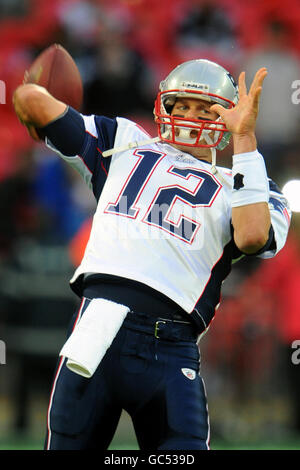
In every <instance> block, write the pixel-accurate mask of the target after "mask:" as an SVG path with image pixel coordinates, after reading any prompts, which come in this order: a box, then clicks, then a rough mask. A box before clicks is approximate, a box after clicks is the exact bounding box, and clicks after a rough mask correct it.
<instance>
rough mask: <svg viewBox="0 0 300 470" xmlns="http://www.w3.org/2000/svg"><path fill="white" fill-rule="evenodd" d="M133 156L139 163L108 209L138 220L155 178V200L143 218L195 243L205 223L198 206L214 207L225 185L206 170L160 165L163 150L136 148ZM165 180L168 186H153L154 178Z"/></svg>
mask: <svg viewBox="0 0 300 470" xmlns="http://www.w3.org/2000/svg"><path fill="white" fill-rule="evenodd" d="M133 155H134V156H136V157H137V162H136V164H135V165H134V167H133V169H132V170H131V172H130V174H129V175H128V177H127V178H126V181H125V183H124V185H123V187H122V189H121V192H120V194H119V195H118V198H117V200H116V202H114V203H109V204H108V206H107V208H106V209H105V211H104V212H105V213H110V214H115V215H119V216H123V217H129V218H131V219H136V217H137V215H138V214H139V212H140V210H141V208H140V207H139V200H140V198H141V197H142V195H143V194H144V192H145V190H146V188H147V187H148V183H150V181H151V187H152V194H151V197H152V199H151V198H149V204H148V206H147V208H146V210H145V209H144V212H145V213H144V214H142V218H141V221H142V222H143V223H145V224H149V225H152V226H156V227H157V228H158V229H160V230H164V231H166V232H168V233H169V234H171V235H172V236H174V237H177V238H179V239H181V240H183V241H185V242H186V243H190V244H191V243H192V242H193V240H194V238H195V235H196V233H197V230H198V229H199V227H200V224H201V223H200V222H199V221H198V220H196V217H193V215H196V212H195V209H197V208H198V207H209V206H211V205H212V204H213V202H214V200H215V198H216V196H217V194H218V193H219V191H220V189H221V187H222V185H221V184H220V183H219V182H218V181H217V180H216V179H215V178H214V176H213V175H212V174H211V173H209V172H207V171H205V170H203V169H199V168H193V167H192V166H189V167H178V166H175V165H171V166H170V167H169V168H167V167H165V166H162V165H160V162H161V161H162V160H163V159H164V158H165V157H166V154H164V153H162V152H158V151H154V150H136V151H135V152H134V153H133ZM155 172H160V175H159V178H158V179H155ZM162 172H163V173H165V176H166V177H165V178H164V177H163V174H162ZM191 178H194V185H191V184H189V183H190V179H191ZM165 180H166V184H165V185H158V184H157V186H156V187H155V185H153V182H154V181H159V182H160V184H161V182H162V181H165ZM167 182H168V184H167ZM191 186H193V188H192V189H191ZM150 199H151V200H150Z"/></svg>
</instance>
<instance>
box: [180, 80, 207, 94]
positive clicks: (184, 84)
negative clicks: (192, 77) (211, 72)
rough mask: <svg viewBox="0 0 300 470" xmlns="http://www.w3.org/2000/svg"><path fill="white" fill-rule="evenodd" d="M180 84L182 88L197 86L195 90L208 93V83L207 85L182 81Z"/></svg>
mask: <svg viewBox="0 0 300 470" xmlns="http://www.w3.org/2000/svg"><path fill="white" fill-rule="evenodd" d="M181 86H182V88H197V90H201V91H205V92H207V93H209V85H207V84H206V83H196V82H182V83H181Z"/></svg>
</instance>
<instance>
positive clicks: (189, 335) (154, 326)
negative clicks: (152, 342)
mask: <svg viewBox="0 0 300 470" xmlns="http://www.w3.org/2000/svg"><path fill="white" fill-rule="evenodd" d="M123 326H124V327H125V328H128V329H130V330H134V331H139V332H142V333H145V334H148V335H152V336H154V337H155V338H156V339H162V340H168V341H193V342H195V341H197V338H198V334H199V333H198V332H197V331H196V329H195V328H194V326H193V325H192V323H190V322H189V321H181V320H171V319H169V318H163V317H158V318H155V317H149V316H148V315H143V314H141V313H136V312H129V313H128V314H127V316H126V318H125V320H124V323H123Z"/></svg>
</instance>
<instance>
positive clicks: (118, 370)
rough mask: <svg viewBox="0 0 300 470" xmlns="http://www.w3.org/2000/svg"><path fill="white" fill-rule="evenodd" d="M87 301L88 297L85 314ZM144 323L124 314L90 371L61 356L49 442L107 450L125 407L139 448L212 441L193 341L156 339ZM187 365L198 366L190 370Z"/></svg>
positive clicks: (47, 445) (71, 447) (62, 447)
mask: <svg viewBox="0 0 300 470" xmlns="http://www.w3.org/2000/svg"><path fill="white" fill-rule="evenodd" d="M88 303H89V300H88V299H85V300H83V302H82V305H81V308H80V314H82V313H83V312H84V309H85V308H86V306H87V305H88ZM74 321H75V318H73V324H74ZM162 326H164V325H162ZM143 330H144V329H143V328H141V331H134V330H133V329H132V328H131V327H130V324H129V326H128V325H127V323H126V320H125V322H124V325H123V326H122V327H121V329H120V330H119V333H118V334H117V336H116V337H115V339H114V341H113V343H112V345H111V347H110V348H109V349H108V351H107V352H106V354H105V356H104V358H103V360H102V362H101V363H100V365H99V367H98V369H97V370H96V372H95V374H94V375H93V377H92V378H89V379H87V378H84V377H81V376H80V375H78V374H75V373H74V372H71V371H70V370H69V369H68V368H67V367H66V365H65V360H63V359H61V360H60V361H59V363H58V366H57V370H56V374H55V379H54V383H53V388H52V392H51V397H50V403H49V410H48V423H47V424H48V429H47V436H46V441H45V448H47V449H54V450H55V449H57V450H84V449H97V450H107V448H108V447H109V445H110V443H111V441H112V439H113V436H114V433H115V431H116V428H117V425H118V422H119V418H120V415H121V412H122V409H124V410H126V411H127V412H128V413H129V415H130V416H131V418H132V422H133V426H134V429H135V433H136V437H137V441H138V444H139V447H140V449H141V450H201V449H208V440H209V423H208V414H207V403H206V396H205V390H204V385H203V381H202V379H201V377H200V376H199V374H198V373H199V351H198V347H197V345H196V343H195V341H182V340H180V339H179V340H176V341H174V340H169V339H161V338H159V339H158V338H156V337H155V336H154V330H153V334H152V333H149V331H148V330H147V331H146V330H145V331H146V332H145V331H143ZM179 330H180V328H179ZM182 369H191V370H192V371H195V372H196V374H190V378H189V377H188V376H186V375H185V374H184V373H183V371H182ZM188 375H189V374H188Z"/></svg>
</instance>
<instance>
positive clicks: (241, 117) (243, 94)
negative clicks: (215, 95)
mask: <svg viewBox="0 0 300 470" xmlns="http://www.w3.org/2000/svg"><path fill="white" fill-rule="evenodd" d="M267 74H268V72H267V69H266V68H265V67H262V68H260V69H259V70H258V71H257V72H256V74H255V76H254V79H253V81H252V84H251V86H250V89H249V92H248V93H247V87H246V81H245V72H241V74H240V76H239V80H238V86H239V101H238V103H237V105H236V106H235V107H234V108H231V109H226V108H224V107H223V106H221V105H219V104H214V105H213V106H211V107H210V110H211V111H215V112H216V113H218V114H219V116H221V118H222V120H223V121H224V122H225V124H226V127H227V129H228V130H229V131H230V132H231V133H232V134H233V136H235V135H236V136H250V135H254V133H255V126H256V119H257V116H258V111H259V100H260V95H261V91H262V85H263V81H264V79H265V77H266V76H267Z"/></svg>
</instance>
